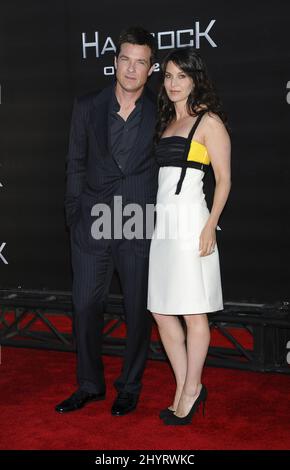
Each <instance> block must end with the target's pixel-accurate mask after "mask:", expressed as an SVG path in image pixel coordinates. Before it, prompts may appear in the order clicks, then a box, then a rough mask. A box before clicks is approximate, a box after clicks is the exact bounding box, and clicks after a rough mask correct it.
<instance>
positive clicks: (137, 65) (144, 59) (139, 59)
mask: <svg viewBox="0 0 290 470" xmlns="http://www.w3.org/2000/svg"><path fill="white" fill-rule="evenodd" d="M150 56H151V49H150V47H149V46H139V45H138V44H130V43H128V42H125V43H123V44H122V45H121V50H120V54H119V56H118V57H115V68H116V78H117V82H118V83H119V85H120V86H121V87H122V88H123V89H124V90H126V91H129V92H136V91H138V90H140V89H141V88H143V87H144V85H145V83H146V81H147V78H148V77H149V75H151V73H152V72H153V66H152V67H151V66H150Z"/></svg>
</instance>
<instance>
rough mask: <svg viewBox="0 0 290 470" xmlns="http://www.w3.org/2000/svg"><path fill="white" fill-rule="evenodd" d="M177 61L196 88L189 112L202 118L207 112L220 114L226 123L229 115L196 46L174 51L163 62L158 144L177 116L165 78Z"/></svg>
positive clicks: (189, 98) (191, 98) (189, 103)
mask: <svg viewBox="0 0 290 470" xmlns="http://www.w3.org/2000/svg"><path fill="white" fill-rule="evenodd" d="M170 61H171V62H173V63H174V64H175V65H177V67H179V68H180V69H181V70H182V71H183V72H184V73H185V74H186V75H188V76H189V77H191V78H192V80H193V85H194V86H193V89H192V91H191V93H190V95H189V96H188V99H187V109H188V113H189V114H190V115H191V116H198V115H199V114H200V113H201V112H203V110H204V109H207V110H208V111H209V112H212V113H215V114H217V115H218V116H219V117H220V118H221V119H222V121H223V122H224V123H226V116H225V114H224V112H223V111H222V106H221V101H220V99H219V97H218V96H217V94H216V91H215V88H214V86H213V84H212V82H211V80H210V78H209V76H208V72H207V69H206V66H205V64H204V62H203V60H202V58H201V57H200V55H199V54H198V53H197V52H196V50H195V49H194V48H193V47H183V48H180V49H174V50H172V51H171V52H169V54H167V56H166V57H165V59H164V60H163V62H162V66H161V68H162V86H161V89H160V92H159V95H158V121H157V125H156V133H155V141H158V140H159V139H160V137H161V135H162V134H163V132H164V130H165V129H166V127H167V126H168V124H169V123H170V122H171V121H172V120H173V119H174V117H175V108H174V104H173V103H172V102H171V101H170V100H169V98H168V96H167V93H166V90H165V87H164V78H165V73H166V67H167V64H168V62H170Z"/></svg>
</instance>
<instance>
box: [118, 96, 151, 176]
mask: <svg viewBox="0 0 290 470" xmlns="http://www.w3.org/2000/svg"><path fill="white" fill-rule="evenodd" d="M154 119H155V112H154V104H153V103H152V101H151V100H150V99H149V98H148V97H147V94H146V91H145V95H144V101H143V106H142V115H141V121H140V125H139V129H138V134H137V138H136V140H135V143H134V145H133V147H132V150H131V152H130V155H129V158H128V160H127V164H126V167H125V168H126V169H128V168H129V167H130V166H131V165H132V164H134V162H135V161H136V156H138V154H139V152H138V149H140V148H141V147H142V145H143V142H144V140H146V139H148V131H150V128H151V127H152V123H153V121H154ZM153 127H155V122H154V123H153ZM152 137H153V136H152ZM134 157H135V158H134Z"/></svg>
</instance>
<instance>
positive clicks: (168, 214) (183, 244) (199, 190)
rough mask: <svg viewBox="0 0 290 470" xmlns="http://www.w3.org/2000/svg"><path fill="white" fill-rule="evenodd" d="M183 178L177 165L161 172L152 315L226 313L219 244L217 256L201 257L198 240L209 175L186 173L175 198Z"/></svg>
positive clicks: (151, 260) (205, 214)
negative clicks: (205, 184)
mask: <svg viewBox="0 0 290 470" xmlns="http://www.w3.org/2000/svg"><path fill="white" fill-rule="evenodd" d="M180 175H181V168H179V167H176V166H175V167H174V166H164V167H161V168H160V170H159V177H158V193H157V203H156V225H155V229H154V233H153V237H152V241H151V247H150V257H149V280H148V310H150V311H151V312H152V313H160V314H166V315H186V314H200V313H209V312H215V311H218V310H222V309H223V297H222V287H221V276H220V265H219V253H218V248H217V245H216V246H215V251H214V252H213V253H212V254H210V255H208V256H203V257H201V256H200V255H199V237H200V234H201V231H202V229H203V227H204V226H205V223H206V221H207V219H208V217H209V210H208V208H207V204H206V201H205V195H204V192H203V181H202V180H203V176H204V172H203V171H201V170H200V169H196V168H187V170H186V174H185V178H184V181H183V184H182V187H181V191H180V193H179V194H175V191H176V187H177V184H178V181H179V178H180ZM218 229H219V227H218Z"/></svg>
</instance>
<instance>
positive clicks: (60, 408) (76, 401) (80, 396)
mask: <svg viewBox="0 0 290 470" xmlns="http://www.w3.org/2000/svg"><path fill="white" fill-rule="evenodd" d="M104 399H105V393H89V392H86V391H85V390H81V389H79V390H77V391H76V392H74V393H73V394H72V395H71V396H70V397H69V398H67V400H64V401H62V402H61V403H59V404H58V405H56V407H55V411H57V412H58V413H68V412H69V411H75V410H79V409H80V408H83V407H84V406H85V405H86V404H87V403H90V402H91V401H98V400H104Z"/></svg>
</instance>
